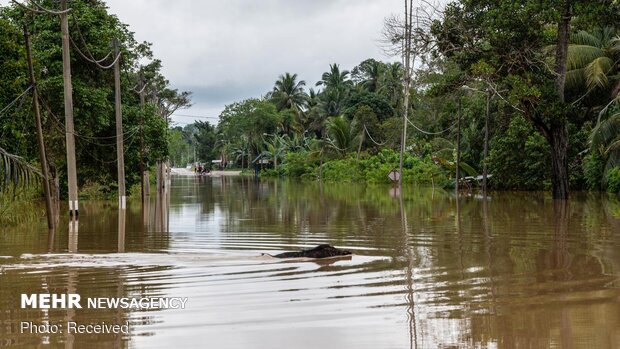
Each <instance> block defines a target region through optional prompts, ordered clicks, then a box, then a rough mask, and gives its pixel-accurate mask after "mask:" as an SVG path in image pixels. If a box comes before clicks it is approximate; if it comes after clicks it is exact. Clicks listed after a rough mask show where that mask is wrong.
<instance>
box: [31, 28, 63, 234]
mask: <svg viewBox="0 0 620 349" xmlns="http://www.w3.org/2000/svg"><path fill="white" fill-rule="evenodd" d="M24 41H25V44H26V60H27V61H28V74H29V75H30V84H31V85H32V103H33V109H34V120H35V125H36V128H37V143H38V146H39V161H40V162H41V173H42V174H43V180H42V184H43V193H44V194H45V213H46V215H47V227H48V229H49V230H50V231H52V230H53V229H54V226H55V225H56V224H55V221H54V210H53V207H52V195H51V190H50V175H49V168H48V167H47V156H46V154H45V142H44V140H43V127H42V126H41V110H40V109H39V91H38V88H37V82H36V79H35V77H34V67H33V65H32V51H31V49H30V36H29V34H28V27H27V26H26V24H24Z"/></svg>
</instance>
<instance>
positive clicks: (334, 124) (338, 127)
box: [327, 116, 355, 155]
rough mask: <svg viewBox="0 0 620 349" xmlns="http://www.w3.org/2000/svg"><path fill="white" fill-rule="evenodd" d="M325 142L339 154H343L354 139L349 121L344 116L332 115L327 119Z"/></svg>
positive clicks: (353, 132) (349, 147)
mask: <svg viewBox="0 0 620 349" xmlns="http://www.w3.org/2000/svg"><path fill="white" fill-rule="evenodd" d="M327 134H328V136H329V137H328V139H327V142H328V143H329V144H330V146H331V147H332V148H333V149H334V150H335V151H336V152H337V153H339V154H341V155H345V154H346V153H347V152H348V151H349V149H351V146H352V144H353V142H354V139H355V131H354V130H353V128H352V127H351V122H350V121H349V120H348V119H347V118H346V117H344V116H334V117H331V118H329V119H328V120H327Z"/></svg>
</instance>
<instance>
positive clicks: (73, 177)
mask: <svg viewBox="0 0 620 349" xmlns="http://www.w3.org/2000/svg"><path fill="white" fill-rule="evenodd" d="M60 9H61V11H62V13H61V14H60V31H61V33H62V77H63V80H64V98H65V140H66V143H67V175H68V183H69V216H71V217H75V218H77V217H78V187H77V169H76V161H75V135H74V130H73V129H74V127H73V86H72V84H71V56H70V53H69V19H68V17H67V12H66V10H67V0H60Z"/></svg>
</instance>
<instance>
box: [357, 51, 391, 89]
mask: <svg viewBox="0 0 620 349" xmlns="http://www.w3.org/2000/svg"><path fill="white" fill-rule="evenodd" d="M384 68H385V64H383V63H381V62H379V61H377V60H375V59H372V58H370V59H367V60H365V61H363V62H362V63H360V65H358V66H357V67H355V68H354V69H353V72H352V73H351V75H352V76H353V78H354V79H355V80H356V81H358V86H360V87H361V88H362V89H363V90H365V91H368V92H377V91H378V90H379V84H380V82H381V77H382V75H383V70H384Z"/></svg>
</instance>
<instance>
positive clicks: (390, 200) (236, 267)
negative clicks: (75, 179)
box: [0, 177, 620, 349]
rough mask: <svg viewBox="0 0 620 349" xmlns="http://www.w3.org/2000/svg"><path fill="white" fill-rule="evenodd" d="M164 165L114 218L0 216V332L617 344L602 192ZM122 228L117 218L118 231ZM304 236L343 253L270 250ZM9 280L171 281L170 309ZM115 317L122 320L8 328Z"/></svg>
mask: <svg viewBox="0 0 620 349" xmlns="http://www.w3.org/2000/svg"><path fill="white" fill-rule="evenodd" d="M395 194H396V193H395V192H394V191H393V190H392V189H391V188H390V187H389V186H388V187H386V186H376V187H373V186H361V185H353V184H340V185H334V184H332V185H328V184H323V185H319V184H318V183H294V182H274V181H260V182H257V181H254V180H253V179H251V178H240V177H238V178H230V177H221V178H202V179H198V178H193V177H173V179H172V183H171V186H170V193H169V195H168V196H167V197H165V198H163V200H162V201H161V202H160V201H157V200H155V198H153V200H152V201H151V202H150V204H149V207H147V212H146V214H143V213H142V210H141V206H140V202H139V200H138V201H135V200H134V201H130V202H129V204H128V205H129V206H128V210H127V213H126V220H125V226H124V227H123V225H122V224H120V225H119V214H118V210H117V207H116V205H115V204H114V203H108V202H90V203H89V202H81V203H80V204H81V207H80V220H79V226H78V233H77V234H69V232H68V222H67V219H66V218H65V219H64V221H62V222H61V224H60V226H61V228H60V229H59V230H58V231H57V232H56V233H55V234H54V236H53V237H52V239H51V240H49V241H48V234H47V230H46V227H45V222H44V220H41V222H40V223H38V224H35V225H29V226H21V227H17V228H0V229H1V231H0V347H12V346H16V347H24V348H28V347H37V348H38V347H63V348H125V347H131V348H171V347H176V348H270V349H271V348H273V349H277V348H301V349H304V348H309V349H310V348H340V349H342V348H356V349H357V348H620V199H619V198H618V197H617V196H606V195H598V194H596V195H594V194H575V195H573V198H572V199H571V201H570V202H568V203H567V204H556V205H554V204H553V202H552V201H551V200H550V198H549V196H548V195H547V194H543V193H492V194H491V195H490V197H489V198H488V199H487V200H483V199H482V198H481V197H479V196H476V195H471V196H464V197H461V198H460V199H459V200H456V198H455V196H454V194H453V193H449V192H445V191H441V190H432V189H430V188H408V189H407V190H405V191H404V193H403V195H402V196H403V200H402V201H401V200H400V199H399V198H398V196H397V195H395ZM123 230H124V232H123ZM320 243H330V244H333V245H335V246H338V247H341V248H346V249H349V250H351V251H352V252H354V255H353V256H352V257H351V258H350V259H333V260H324V261H303V260H278V259H273V258H270V257H267V256H261V254H262V253H272V254H274V253H278V252H283V251H291V250H296V249H300V248H303V247H311V246H313V245H316V244H320ZM22 293H25V294H30V293H59V294H64V293H77V294H79V295H81V297H82V299H85V298H88V297H130V298H140V297H187V303H186V306H185V309H165V310H158V309H122V308H114V309H88V308H82V309H22V308H21V307H20V295H21V294H22ZM67 321H75V322H76V323H79V324H96V323H102V322H105V323H108V324H124V323H126V322H127V323H128V324H129V330H130V331H129V334H75V333H57V334H30V333H28V331H26V333H21V328H20V324H21V322H33V323H34V324H35V325H36V324H42V323H49V324H58V325H63V324H66V322H67Z"/></svg>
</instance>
